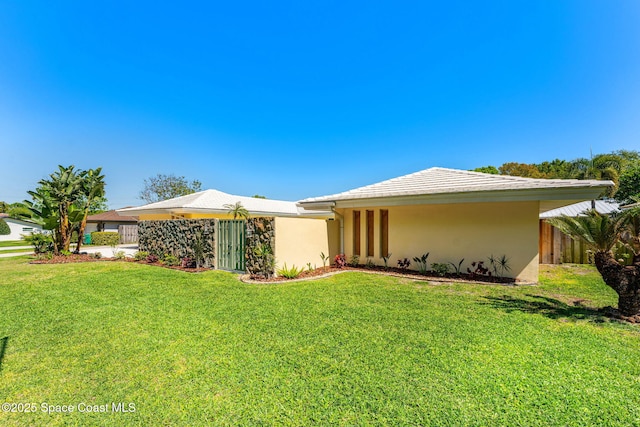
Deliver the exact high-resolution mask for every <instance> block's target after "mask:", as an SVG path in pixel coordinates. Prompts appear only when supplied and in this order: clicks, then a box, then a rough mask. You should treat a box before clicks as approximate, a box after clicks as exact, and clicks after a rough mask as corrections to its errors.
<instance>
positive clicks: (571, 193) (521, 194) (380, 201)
mask: <svg viewBox="0 0 640 427" xmlns="http://www.w3.org/2000/svg"><path fill="white" fill-rule="evenodd" d="M606 188H607V187H605V186H602V187H582V188H555V189H532V190H499V191H478V192H467V193H444V194H429V195H419V196H400V197H379V198H371V199H352V200H337V201H335V207H336V208H365V207H369V206H403V205H424V204H448V203H482V202H528V201H542V200H589V199H594V198H597V197H598V196H599V195H600V194H601V193H602V192H603V191H604V190H605V189H606Z"/></svg>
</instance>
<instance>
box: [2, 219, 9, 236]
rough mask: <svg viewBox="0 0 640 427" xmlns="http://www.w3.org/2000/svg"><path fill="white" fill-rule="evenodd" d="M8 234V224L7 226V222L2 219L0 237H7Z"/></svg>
mask: <svg viewBox="0 0 640 427" xmlns="http://www.w3.org/2000/svg"><path fill="white" fill-rule="evenodd" d="M9 234H11V229H10V228H9V224H7V221H5V220H4V219H2V218H0V236H8V235H9Z"/></svg>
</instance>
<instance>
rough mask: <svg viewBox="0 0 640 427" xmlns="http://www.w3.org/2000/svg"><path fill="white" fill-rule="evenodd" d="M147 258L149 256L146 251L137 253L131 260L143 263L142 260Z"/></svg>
mask: <svg viewBox="0 0 640 427" xmlns="http://www.w3.org/2000/svg"><path fill="white" fill-rule="evenodd" d="M148 256H149V252H147V251H138V252H136V254H135V255H134V256H133V259H135V260H136V261H144V260H146V259H147V257H148Z"/></svg>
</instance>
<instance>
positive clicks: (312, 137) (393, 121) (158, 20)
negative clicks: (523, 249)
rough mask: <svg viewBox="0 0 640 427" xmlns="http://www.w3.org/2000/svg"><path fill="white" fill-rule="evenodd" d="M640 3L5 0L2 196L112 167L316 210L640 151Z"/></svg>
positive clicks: (125, 189) (0, 17) (117, 186)
mask: <svg viewBox="0 0 640 427" xmlns="http://www.w3.org/2000/svg"><path fill="white" fill-rule="evenodd" d="M639 23H640V2H638V1H637V0H626V1H625V0H615V1H604V0H600V1H591V0H579V1H555V0H553V1H551V0H550V1H540V2H531V1H526V2H525V1H522V2H520V1H483V2H475V1H474V2H471V1H468V2H466V1H465V2H458V1H448V2H428V1H420V2H399V1H394V2H376V1H367V2H342V1H340V2H338V1H323V2H310V1H307V2H299V1H296V2H293V1H291V2H250V1H244V2H182V3H180V4H178V3H173V2H172V3H169V2H145V1H135V2H124V1H122V2H115V1H113V2H71V1H69V2H63V1H61V2H53V3H52V2H44V1H42V2H36V1H28V0H4V1H2V2H0V200H5V201H8V202H14V201H20V200H23V199H25V198H26V197H27V194H26V191H27V190H29V189H33V188H34V187H35V186H36V185H37V181H38V180H40V179H42V178H44V177H46V176H47V175H48V174H49V173H51V172H53V171H54V170H55V168H56V166H57V165H58V164H62V165H69V164H74V165H76V166H77V167H79V168H83V169H86V168H93V167H97V166H102V167H103V171H104V173H105V174H106V177H107V184H108V186H107V197H108V199H109V202H110V206H111V207H113V208H117V207H122V206H125V205H138V204H141V203H142V202H141V201H140V200H139V199H138V198H137V197H138V194H139V192H140V190H141V189H142V187H143V180H144V179H145V178H148V177H150V176H153V175H155V174H157V173H173V174H176V175H179V176H180V175H184V176H185V177H186V178H188V179H190V180H191V179H198V180H200V181H202V183H203V187H204V188H216V189H219V190H221V191H225V192H228V193H233V194H239V195H253V194H256V193H257V194H263V195H265V196H267V197H269V198H273V199H283V200H298V199H301V198H305V197H311V196H317V195H323V194H329V193H334V192H339V191H343V190H347V189H350V188H353V187H356V186H360V185H366V184H370V183H373V182H377V181H380V180H383V179H387V178H392V177H395V176H399V175H402V174H406V173H411V172H415V171H417V170H421V169H425V168H428V167H431V166H443V167H451V168H459V169H472V168H475V167H479V166H484V165H489V164H492V165H496V166H499V165H500V164H502V163H504V162H507V161H518V162H524V163H531V162H541V161H544V160H551V159H554V158H563V159H568V160H569V159H574V158H578V157H588V156H589V152H590V150H593V152H594V153H601V152H610V151H612V150H618V149H629V150H640V25H639Z"/></svg>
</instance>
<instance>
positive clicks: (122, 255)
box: [113, 251, 126, 260]
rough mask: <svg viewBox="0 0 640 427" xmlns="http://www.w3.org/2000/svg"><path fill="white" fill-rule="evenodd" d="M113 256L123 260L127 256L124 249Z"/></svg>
mask: <svg viewBox="0 0 640 427" xmlns="http://www.w3.org/2000/svg"><path fill="white" fill-rule="evenodd" d="M113 257H114V258H115V259H119V260H121V259H124V258H125V257H126V254H125V253H124V251H118V252H116V253H115V254H114V255H113Z"/></svg>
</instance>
